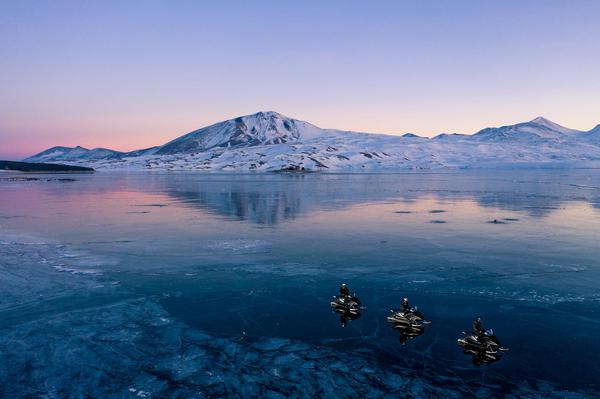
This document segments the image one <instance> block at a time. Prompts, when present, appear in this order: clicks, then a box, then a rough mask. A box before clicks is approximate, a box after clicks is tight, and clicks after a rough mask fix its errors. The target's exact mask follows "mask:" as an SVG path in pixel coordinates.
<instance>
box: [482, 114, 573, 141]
mask: <svg viewBox="0 0 600 399" xmlns="http://www.w3.org/2000/svg"><path fill="white" fill-rule="evenodd" d="M575 133H579V131H578V130H573V129H568V128H566V127H564V126H561V125H559V124H557V123H554V122H552V121H549V120H548V119H546V118H543V117H541V116H540V117H537V118H535V119H533V120H531V121H529V122H523V123H518V124H516V125H510V126H501V127H489V128H486V129H483V130H480V131H479V132H477V133H475V134H474V135H473V139H474V140H478V141H486V142H490V141H492V142H499V141H508V142H510V141H518V142H521V143H522V142H530V143H535V142H540V141H544V140H547V139H550V140H562V139H568V138H570V137H569V136H572V135H574V134H575Z"/></svg>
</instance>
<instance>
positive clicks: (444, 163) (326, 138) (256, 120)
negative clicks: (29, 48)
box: [26, 111, 600, 171]
mask: <svg viewBox="0 0 600 399" xmlns="http://www.w3.org/2000/svg"><path fill="white" fill-rule="evenodd" d="M26 161H28V162H58V163H60V162H63V163H64V162H68V163H71V164H75V165H82V166H91V167H94V168H96V169H166V170H213V171H215V170H216V171H229V170H255V171H380V170H387V171H393V170H403V169H437V168H492V167H503V168H505V167H513V168H514V167H599V166H600V125H599V126H596V128H594V129H592V130H590V131H587V132H582V131H578V130H574V129H568V128H566V127H563V126H560V125H558V124H556V123H554V122H551V121H549V120H547V119H545V118H542V117H538V118H535V119H533V120H531V121H529V122H523V123H518V124H515V125H509V126H501V127H494V128H486V129H483V130H481V131H479V132H477V133H475V134H473V135H466V134H456V133H452V134H447V133H443V134H440V135H438V136H436V137H434V138H433V139H428V138H426V137H418V136H416V135H414V134H405V135H403V136H390V135H383V134H370V133H358V132H349V131H341V130H333V129H321V128H319V127H317V126H314V125H312V124H310V123H308V122H304V121H300V120H297V119H292V118H288V117H286V116H283V115H281V114H278V113H276V112H272V111H271V112H259V113H256V114H253V115H247V116H242V117H238V118H235V119H231V120H227V121H223V122H219V123H216V124H214V125H211V126H208V127H204V128H202V129H199V130H195V131H193V132H191V133H188V134H186V135H183V136H181V137H179V138H177V139H175V140H172V141H170V142H168V143H166V144H164V145H162V146H158V147H152V148H147V149H143V150H137V151H131V152H127V153H123V152H118V151H112V150H107V149H103V148H98V149H93V150H88V149H85V148H82V147H75V148H69V147H53V148H51V149H49V150H46V151H44V152H41V153H39V154H36V155H34V156H32V157H30V158H28V159H26Z"/></svg>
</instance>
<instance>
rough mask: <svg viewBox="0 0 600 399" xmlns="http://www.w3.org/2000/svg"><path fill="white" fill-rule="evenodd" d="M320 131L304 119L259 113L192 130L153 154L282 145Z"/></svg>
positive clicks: (320, 131)
mask: <svg viewBox="0 0 600 399" xmlns="http://www.w3.org/2000/svg"><path fill="white" fill-rule="evenodd" d="M322 132H323V130H322V129H319V128H318V127H316V126H314V125H311V124H310V123H308V122H303V121H299V120H297V119H291V118H288V117H285V116H283V115H281V114H278V113H277V112H273V111H269V112H259V113H256V114H254V115H246V116H241V117H239V118H235V119H231V120H227V121H223V122H219V123H215V124H214V125H211V126H208V127H203V128H202V129H198V130H195V131H193V132H191V133H188V134H186V135H184V136H181V137H179V138H176V139H175V140H173V141H171V142H169V143H167V144H165V145H163V146H162V147H161V148H160V149H159V150H158V151H157V154H161V155H164V154H177V153H190V152H199V151H206V150H209V149H211V148H215V147H227V148H231V147H252V146H259V145H269V144H284V143H291V142H297V141H299V140H300V138H303V139H307V138H311V137H315V136H318V135H320V134H322Z"/></svg>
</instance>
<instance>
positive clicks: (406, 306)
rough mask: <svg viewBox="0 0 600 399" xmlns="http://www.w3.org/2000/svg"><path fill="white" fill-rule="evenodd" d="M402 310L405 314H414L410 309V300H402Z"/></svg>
mask: <svg viewBox="0 0 600 399" xmlns="http://www.w3.org/2000/svg"><path fill="white" fill-rule="evenodd" d="M400 306H401V309H402V311H403V312H404V313H409V312H412V308H411V307H410V305H409V303H408V298H404V299H403V300H402V304H401V305H400Z"/></svg>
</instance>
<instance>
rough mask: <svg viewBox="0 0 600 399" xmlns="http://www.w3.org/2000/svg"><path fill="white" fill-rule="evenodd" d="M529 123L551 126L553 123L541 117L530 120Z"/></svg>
mask: <svg viewBox="0 0 600 399" xmlns="http://www.w3.org/2000/svg"><path fill="white" fill-rule="evenodd" d="M530 122H531V123H538V124H540V125H545V124H553V123H554V122H552V121H551V120H550V119H547V118H544V117H543V116H538V117H537V118H534V119H532V120H531V121H530Z"/></svg>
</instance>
